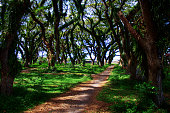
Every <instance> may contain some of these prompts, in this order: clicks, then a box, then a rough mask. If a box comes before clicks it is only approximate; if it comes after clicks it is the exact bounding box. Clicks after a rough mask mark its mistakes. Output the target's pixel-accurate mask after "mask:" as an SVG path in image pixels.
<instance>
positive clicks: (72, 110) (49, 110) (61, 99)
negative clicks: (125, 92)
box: [24, 66, 114, 113]
mask: <svg viewBox="0 0 170 113" xmlns="http://www.w3.org/2000/svg"><path fill="white" fill-rule="evenodd" d="M113 67H114V66H110V67H108V68H107V69H106V70H105V71H104V72H102V73H100V74H96V75H92V77H93V80H91V81H87V82H84V83H81V84H79V85H77V86H76V87H74V88H72V89H71V90H70V91H68V92H66V93H63V94H61V95H60V96H58V97H56V98H52V99H50V100H49V101H47V102H45V103H43V104H41V105H39V106H36V107H35V108H33V109H30V110H28V111H25V112H24V113H82V112H88V111H93V110H97V109H98V108H99V106H101V105H98V104H101V103H100V102H98V101H97V100H96V95H97V94H98V92H99V91H100V90H101V89H102V87H103V86H104V84H105V83H106V82H107V79H108V77H109V75H110V72H111V71H112V69H113Z"/></svg>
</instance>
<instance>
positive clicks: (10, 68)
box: [0, 0, 30, 95]
mask: <svg viewBox="0 0 170 113" xmlns="http://www.w3.org/2000/svg"><path fill="white" fill-rule="evenodd" d="M11 4H12V3H11ZM29 5H30V1H29V0H23V1H22V3H21V1H17V2H15V5H14V2H13V4H12V5H11V7H13V8H12V9H16V10H15V11H13V10H11V13H9V15H8V16H9V18H10V20H8V21H10V24H8V26H7V27H8V31H6V37H5V41H4V42H3V45H4V46H3V47H0V65H1V68H0V71H1V84H0V89H1V94H4V95H11V94H12V91H13V81H14V78H15V75H16V74H17V73H18V71H19V67H18V65H19V63H18V62H17V57H16V55H15V52H16V51H15V49H16V47H17V38H18V37H17V31H18V29H19V27H20V21H21V18H22V17H23V15H24V13H25V12H26V11H27V9H28V7H29ZM17 8H18V9H17ZM19 8H21V9H22V10H20V9H19Z"/></svg>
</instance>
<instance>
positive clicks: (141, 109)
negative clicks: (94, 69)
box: [97, 66, 170, 113]
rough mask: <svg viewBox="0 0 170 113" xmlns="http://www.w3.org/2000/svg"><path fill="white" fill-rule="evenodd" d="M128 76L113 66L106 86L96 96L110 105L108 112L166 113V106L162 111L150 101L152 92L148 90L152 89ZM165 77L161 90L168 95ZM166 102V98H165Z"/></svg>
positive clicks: (119, 68)
mask: <svg viewBox="0 0 170 113" xmlns="http://www.w3.org/2000/svg"><path fill="white" fill-rule="evenodd" d="M129 77H130V75H128V74H125V70H122V69H121V67H119V66H115V68H114V70H113V72H112V74H111V76H110V77H109V82H108V84H107V85H106V86H105V87H104V88H103V90H102V91H101V92H100V93H99V95H98V96H97V99H98V100H100V101H104V102H106V103H110V106H109V111H111V112H113V113H168V107H170V106H169V105H168V104H165V106H164V108H163V109H159V108H157V107H156V106H155V104H154V103H153V102H152V100H151V97H152V96H151V95H152V92H151V91H150V92H149V91H148V89H152V88H153V87H152V86H150V85H149V84H147V83H145V82H144V83H143V82H138V81H134V80H130V79H129ZM169 79H170V77H169V76H167V77H166V79H165V80H164V81H163V82H164V85H163V88H164V90H166V91H165V92H166V93H168V91H169V90H167V88H169V87H170V83H169V81H168V80H169ZM165 99H166V101H168V98H165Z"/></svg>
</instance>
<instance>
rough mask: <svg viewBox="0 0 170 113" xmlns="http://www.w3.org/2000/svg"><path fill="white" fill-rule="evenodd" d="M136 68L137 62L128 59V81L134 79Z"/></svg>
mask: <svg viewBox="0 0 170 113" xmlns="http://www.w3.org/2000/svg"><path fill="white" fill-rule="evenodd" d="M136 67H137V62H136V59H135V58H134V57H132V56H131V57H130V58H129V59H128V66H127V68H128V72H129V73H130V74H131V76H130V79H136Z"/></svg>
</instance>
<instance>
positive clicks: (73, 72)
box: [0, 63, 108, 113]
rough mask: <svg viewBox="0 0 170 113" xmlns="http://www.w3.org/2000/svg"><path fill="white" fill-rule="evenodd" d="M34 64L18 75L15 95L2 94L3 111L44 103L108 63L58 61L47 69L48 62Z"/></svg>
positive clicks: (0, 109)
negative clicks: (79, 63)
mask: <svg viewBox="0 0 170 113" xmlns="http://www.w3.org/2000/svg"><path fill="white" fill-rule="evenodd" d="M31 67H34V68H36V69H35V70H31V71H30V73H20V74H19V75H18V76H17V77H16V78H15V81H14V93H13V95H12V96H3V95H1V96H0V113H1V112H2V113H3V112H7V113H19V112H22V111H24V110H27V109H29V108H32V107H34V106H35V105H38V104H41V103H43V102H45V101H47V100H48V99H50V98H52V97H55V96H58V95H59V94H61V93H64V92H66V91H68V90H69V89H70V88H71V87H74V86H75V85H77V84H79V83H81V82H84V81H88V80H91V76H90V75H91V74H96V73H100V72H102V71H104V70H105V69H106V68H107V67H108V65H106V66H104V67H99V66H97V65H94V66H91V65H90V64H86V66H85V67H83V66H80V65H76V66H74V67H72V66H71V65H56V66H55V69H48V68H47V63H43V64H42V65H39V64H33V65H31ZM47 73H48V74H47Z"/></svg>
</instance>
